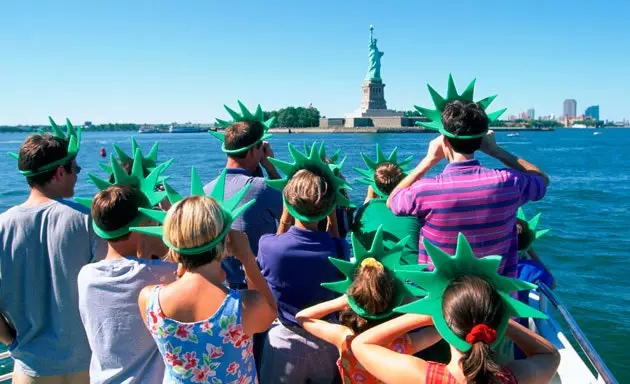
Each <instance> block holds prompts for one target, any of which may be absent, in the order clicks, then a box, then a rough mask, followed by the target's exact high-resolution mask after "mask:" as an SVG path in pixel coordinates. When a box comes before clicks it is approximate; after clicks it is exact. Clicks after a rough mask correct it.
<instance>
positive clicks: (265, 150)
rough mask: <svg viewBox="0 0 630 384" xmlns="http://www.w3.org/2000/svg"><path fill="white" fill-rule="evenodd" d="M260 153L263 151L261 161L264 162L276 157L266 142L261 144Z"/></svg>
mask: <svg viewBox="0 0 630 384" xmlns="http://www.w3.org/2000/svg"><path fill="white" fill-rule="evenodd" d="M262 151H263V160H266V159H267V158H268V157H276V156H275V154H274V153H273V149H271V144H269V142H268V141H263V142H262Z"/></svg>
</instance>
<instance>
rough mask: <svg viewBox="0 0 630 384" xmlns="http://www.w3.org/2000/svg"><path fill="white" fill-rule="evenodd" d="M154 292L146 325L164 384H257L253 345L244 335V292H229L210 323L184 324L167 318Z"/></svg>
mask: <svg viewBox="0 0 630 384" xmlns="http://www.w3.org/2000/svg"><path fill="white" fill-rule="evenodd" d="M159 292H160V286H156V287H155V288H154V289H153V292H152V294H151V298H150V301H149V305H148V307H147V326H148V328H149V331H150V332H151V335H152V336H153V339H154V340H155V342H156V344H157V346H158V349H159V350H160V353H161V354H162V358H163V360H164V365H165V366H166V370H165V373H164V381H163V383H211V384H224V383H225V384H255V383H258V380H257V377H256V367H255V365H254V364H255V363H254V353H253V344H252V339H251V337H250V336H248V335H246V334H245V333H244V332H243V325H242V322H241V308H242V306H241V293H240V292H239V291H234V290H230V291H229V292H228V294H227V296H226V297H225V300H224V301H223V304H221V307H219V309H218V310H217V312H216V313H215V314H214V315H212V316H211V317H210V318H208V319H207V320H203V321H197V322H194V323H181V322H179V321H177V320H173V319H169V318H167V317H166V316H165V315H164V313H162V309H161V308H160V303H159V300H158V295H159Z"/></svg>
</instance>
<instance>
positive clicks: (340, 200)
mask: <svg viewBox="0 0 630 384" xmlns="http://www.w3.org/2000/svg"><path fill="white" fill-rule="evenodd" d="M323 148H324V143H323V142H322V143H313V145H312V146H311V148H310V151H307V153H305V154H303V153H301V152H300V151H298V150H297V149H295V147H294V146H293V145H292V144H291V143H289V154H290V155H291V157H292V158H293V162H292V163H288V162H285V161H282V160H278V159H275V158H273V157H270V158H269V161H271V162H272V163H273V165H275V166H276V168H278V169H279V170H280V171H281V172H282V173H284V174H285V175H286V176H285V177H284V178H282V179H277V180H265V182H266V183H267V185H269V186H270V187H272V188H275V189H278V190H280V191H282V190H283V189H284V187H286V185H287V183H288V182H289V180H290V179H291V178H292V177H293V175H295V174H296V173H297V172H298V171H299V170H302V169H308V170H311V171H314V172H316V173H319V174H321V175H323V176H324V178H325V179H326V180H327V181H328V182H329V183H331V184H332V185H331V187H332V188H333V190H334V191H335V204H333V205H332V206H331V207H330V209H328V210H327V211H326V212H323V213H321V214H320V215H317V216H308V215H303V214H301V213H299V212H297V211H296V210H295V208H294V207H293V206H291V205H290V204H288V203H287V201H286V199H284V195H283V197H282V198H283V200H284V205H285V206H286V208H287V210H288V211H289V213H290V214H291V215H292V216H293V217H295V218H296V219H298V220H300V221H304V222H314V221H320V220H323V219H325V218H326V217H327V216H328V215H330V213H331V212H332V211H333V210H334V209H335V207H336V206H342V207H349V206H351V203H350V200H348V198H347V197H345V196H344V195H343V193H341V190H342V189H352V188H350V186H349V185H348V184H346V181H345V180H344V179H343V178H341V177H340V176H338V175H337V173H338V172H337V171H340V170H341V167H342V166H343V160H342V161H341V162H340V163H339V164H326V163H325V162H324V161H323V160H322V159H323V156H322V153H323V150H324V149H323ZM344 160H345V159H344Z"/></svg>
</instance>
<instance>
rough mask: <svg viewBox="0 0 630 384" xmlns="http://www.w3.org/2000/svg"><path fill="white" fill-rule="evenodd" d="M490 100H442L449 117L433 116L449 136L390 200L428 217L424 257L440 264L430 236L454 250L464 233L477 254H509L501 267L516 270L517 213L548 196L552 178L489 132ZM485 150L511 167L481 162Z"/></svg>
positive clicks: (396, 208)
mask: <svg viewBox="0 0 630 384" xmlns="http://www.w3.org/2000/svg"><path fill="white" fill-rule="evenodd" d="M447 101H450V100H447ZM486 106H487V105H480V104H476V103H472V102H466V101H452V102H447V103H445V106H442V108H443V112H442V114H441V121H435V122H432V123H431V124H438V123H439V125H440V132H441V133H442V136H440V137H438V138H437V139H435V140H434V141H432V142H431V144H430V145H429V153H428V154H427V156H426V157H425V159H423V160H422V162H421V163H420V164H419V166H418V167H416V169H415V170H414V172H413V173H412V174H410V176H408V177H407V178H405V179H404V180H403V181H402V182H401V184H400V185H399V186H398V187H396V189H395V190H394V192H392V194H391V195H390V197H389V200H388V206H389V207H390V208H391V209H392V212H393V213H394V214H396V215H403V216H404V215H410V216H416V217H418V218H419V219H420V220H421V221H422V222H423V226H422V229H421V232H420V244H419V258H418V262H419V263H426V264H429V265H430V267H432V264H431V260H430V258H428V257H427V253H426V250H425V249H424V247H423V245H422V241H421V240H422V239H423V238H426V239H427V240H429V241H430V242H431V243H432V244H435V245H436V246H438V247H440V248H441V249H442V250H444V251H445V252H452V251H454V250H455V246H456V243H457V235H458V233H460V232H461V233H463V234H464V235H465V236H466V238H468V239H469V241H470V245H471V246H472V248H473V250H474V251H475V254H476V255H477V257H483V256H488V255H501V256H503V260H502V263H501V266H500V267H499V270H500V271H501V273H502V274H504V275H506V276H510V277H516V275H517V270H516V264H517V262H518V255H517V241H516V236H517V234H516V212H517V209H518V207H519V206H521V205H523V204H525V203H526V202H528V201H536V200H540V199H542V198H543V196H544V195H545V192H546V185H547V183H548V178H547V176H546V175H545V174H544V173H542V171H540V170H539V169H538V168H536V167H535V166H534V165H532V164H530V163H528V162H526V161H525V160H523V159H519V158H517V157H516V156H514V155H512V154H510V153H508V152H507V151H505V150H503V149H501V148H499V147H498V146H497V145H496V142H495V139H494V134H493V132H491V131H488V124H489V119H488V116H487V115H486V113H485V111H484V109H485V107H486ZM434 112H435V111H434ZM495 115H496V114H495ZM433 117H434V118H435V116H434V115H433ZM480 149H481V150H482V151H483V152H484V153H486V154H489V155H490V156H493V157H495V158H497V159H498V160H500V161H502V162H503V163H504V164H505V165H507V166H508V167H510V169H490V168H485V167H483V166H481V164H480V163H479V161H478V160H475V157H474V155H475V152H476V151H478V150H480ZM444 157H446V158H447V159H448V161H449V162H450V164H449V165H448V166H447V167H446V168H445V169H444V171H443V172H442V173H441V174H440V175H438V176H436V177H429V178H422V177H423V176H424V175H425V174H426V173H427V172H428V170H429V169H431V167H433V166H434V165H435V164H437V163H438V162H439V161H440V160H442V159H443V158H444Z"/></svg>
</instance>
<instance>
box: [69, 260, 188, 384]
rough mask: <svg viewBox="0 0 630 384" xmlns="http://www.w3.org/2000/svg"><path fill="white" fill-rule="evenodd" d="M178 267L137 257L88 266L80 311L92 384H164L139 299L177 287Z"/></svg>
mask: <svg viewBox="0 0 630 384" xmlns="http://www.w3.org/2000/svg"><path fill="white" fill-rule="evenodd" d="M176 271H177V264H174V263H167V262H165V261H160V260H143V259H138V258H135V257H129V258H120V259H111V260H110V259H107V260H102V261H99V262H98V263H94V264H88V265H86V266H85V267H83V268H82V269H81V272H80V273H79V283H78V284H79V310H80V311H81V319H82V320H83V325H84V326H85V331H86V333H87V337H88V340H89V342H90V347H91V348H92V361H91V363H90V383H91V384H106V383H111V384H114V383H116V384H117V383H127V384H128V383H161V382H162V379H163V377H164V363H163V362H162V356H160V352H159V351H158V348H157V345H156V344H155V342H154V341H153V337H151V334H150V333H149V330H148V329H147V328H146V326H145V324H144V323H143V321H142V317H141V316H140V310H139V309H138V295H139V294H140V291H141V290H142V288H144V287H146V286H147V285H152V284H168V283H171V282H173V281H175V273H176Z"/></svg>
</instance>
